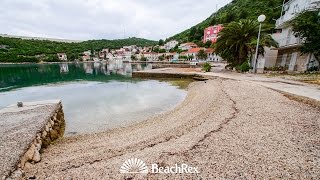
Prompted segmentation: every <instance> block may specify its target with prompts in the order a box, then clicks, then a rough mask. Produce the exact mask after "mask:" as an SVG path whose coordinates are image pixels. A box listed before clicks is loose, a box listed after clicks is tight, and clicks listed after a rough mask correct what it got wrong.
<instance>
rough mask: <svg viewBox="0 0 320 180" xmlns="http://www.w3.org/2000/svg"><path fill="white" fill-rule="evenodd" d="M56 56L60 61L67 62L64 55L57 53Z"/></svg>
mask: <svg viewBox="0 0 320 180" xmlns="http://www.w3.org/2000/svg"><path fill="white" fill-rule="evenodd" d="M57 56H58V58H59V60H60V61H67V60H68V57H67V55H66V53H57Z"/></svg>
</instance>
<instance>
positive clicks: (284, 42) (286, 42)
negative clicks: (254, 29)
mask: <svg viewBox="0 0 320 180" xmlns="http://www.w3.org/2000/svg"><path fill="white" fill-rule="evenodd" d="M277 41H278V43H279V48H286V47H296V46H300V45H301V44H302V40H301V39H300V38H296V37H294V36H291V37H287V38H282V39H278V40H277Z"/></svg>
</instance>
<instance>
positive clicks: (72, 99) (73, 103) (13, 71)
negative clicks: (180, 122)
mask: <svg viewBox="0 0 320 180" xmlns="http://www.w3.org/2000/svg"><path fill="white" fill-rule="evenodd" d="M146 68H151V65H148V64H124V63H121V62H119V63H109V64H108V63H78V64H77V63H74V64H24V65H0V108H3V107H6V106H8V105H10V104H15V103H16V102H18V101H25V102H26V101H39V100H48V99H61V100H62V104H63V107H64V112H65V119H66V135H72V134H78V133H91V132H99V131H103V130H107V129H111V128H115V127H121V126H126V125H128V124H131V123H134V122H138V121H142V120H144V119H146V118H148V117H151V116H153V115H156V114H158V113H162V112H164V111H167V110H169V109H172V108H174V107H175V106H176V105H177V104H178V103H179V102H181V101H183V99H184V98H185V96H186V91H185V90H184V89H182V88H180V87H179V86H178V85H179V83H177V82H176V81H162V82H160V81H158V80H138V79H132V78H131V74H132V71H134V70H142V69H146ZM177 84H178V85H177Z"/></svg>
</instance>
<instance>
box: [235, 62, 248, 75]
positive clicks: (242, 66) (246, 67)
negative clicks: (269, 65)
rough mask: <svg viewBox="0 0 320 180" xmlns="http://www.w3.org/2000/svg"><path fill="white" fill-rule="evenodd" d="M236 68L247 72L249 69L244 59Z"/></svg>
mask: <svg viewBox="0 0 320 180" xmlns="http://www.w3.org/2000/svg"><path fill="white" fill-rule="evenodd" d="M236 69H237V70H238V71H240V72H248V71H249V70H250V65H249V63H248V61H245V62H244V63H243V64H241V65H240V66H237V67H236Z"/></svg>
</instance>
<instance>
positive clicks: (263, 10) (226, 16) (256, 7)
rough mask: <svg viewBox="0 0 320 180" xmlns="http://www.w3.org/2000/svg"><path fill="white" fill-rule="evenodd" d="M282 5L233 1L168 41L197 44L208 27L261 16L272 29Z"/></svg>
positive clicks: (276, 0) (258, 0)
mask: <svg viewBox="0 0 320 180" xmlns="http://www.w3.org/2000/svg"><path fill="white" fill-rule="evenodd" d="M282 3H283V0H233V1H232V2H231V3H229V4H227V5H226V6H224V7H222V8H221V9H219V10H218V11H217V12H216V13H214V14H212V15H211V16H210V17H209V18H207V19H206V20H204V21H203V22H201V23H199V24H197V25H195V26H193V27H191V28H190V29H187V30H185V31H183V32H181V33H179V34H177V35H174V36H172V37H170V38H168V40H171V39H175V40H178V41H180V42H187V41H191V42H196V43H198V42H199V41H201V39H202V37H203V30H204V29H205V28H206V27H208V26H210V25H215V24H227V23H230V22H232V21H239V20H240V19H257V18H258V16H259V15H261V14H264V15H266V16H267V20H266V24H267V25H269V26H271V27H274V25H275V23H276V22H275V19H278V18H279V17H280V14H281V8H282ZM212 9H214V7H212Z"/></svg>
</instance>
